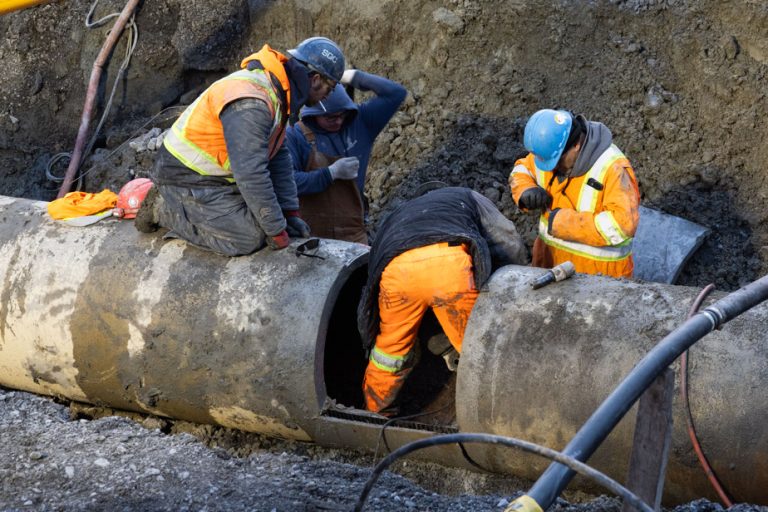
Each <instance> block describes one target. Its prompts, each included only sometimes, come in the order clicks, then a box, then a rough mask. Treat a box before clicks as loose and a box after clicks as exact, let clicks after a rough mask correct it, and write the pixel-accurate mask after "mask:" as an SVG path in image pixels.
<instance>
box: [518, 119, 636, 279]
mask: <svg viewBox="0 0 768 512" xmlns="http://www.w3.org/2000/svg"><path fill="white" fill-rule="evenodd" d="M523 139H524V144H525V148H526V149H527V150H528V151H530V154H529V155H528V156H526V157H525V158H522V159H520V160H518V161H517V162H515V167H514V169H513V170H512V173H511V174H510V176H509V184H510V187H511V188H512V197H513V199H514V200H515V202H516V203H517V205H518V206H519V207H520V208H521V209H522V210H524V211H528V210H540V211H541V216H540V217H539V236H538V238H537V239H536V241H535V242H534V246H533V265H534V266H537V267H544V268H552V267H553V266H555V265H559V264H560V263H563V262H564V261H567V260H570V261H572V262H573V264H574V266H575V268H576V271H577V272H583V273H587V274H603V275H607V276H613V277H627V278H631V277H632V269H633V262H632V238H633V237H634V234H635V230H636V229H637V223H638V220H639V213H638V208H639V203H640V192H639V190H638V187H637V180H636V178H635V172H634V170H633V169H632V165H631V164H630V163H629V160H628V159H627V157H626V156H625V155H624V153H622V152H621V150H619V148H617V147H616V145H615V144H613V137H612V135H611V131H610V130H609V129H608V128H607V127H606V126H605V125H604V124H602V123H598V122H594V121H588V120H587V119H585V118H584V116H581V115H579V116H574V115H572V114H571V113H570V112H567V111H564V110H549V109H546V110H539V111H538V112H536V113H535V114H533V115H532V116H531V118H530V119H529V120H528V123H527V124H526V126H525V133H524V136H523Z"/></svg>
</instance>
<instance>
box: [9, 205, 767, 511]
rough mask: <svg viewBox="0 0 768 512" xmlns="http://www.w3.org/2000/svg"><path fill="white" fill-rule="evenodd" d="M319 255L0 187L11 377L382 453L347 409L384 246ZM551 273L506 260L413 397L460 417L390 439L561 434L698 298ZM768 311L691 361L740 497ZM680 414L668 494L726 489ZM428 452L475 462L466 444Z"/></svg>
mask: <svg viewBox="0 0 768 512" xmlns="http://www.w3.org/2000/svg"><path fill="white" fill-rule="evenodd" d="M318 255H319V256H322V257H323V258H324V259H320V258H311V257H303V256H302V257H299V256H296V254H295V251H294V250H293V248H291V249H287V250H285V251H280V252H272V251H269V250H266V251H261V252H259V253H257V254H254V255H252V256H247V257H240V258H225V257H220V256H217V255H215V254H211V253H209V252H205V251H202V250H198V249H196V248H194V247H191V246H189V245H187V244H186V243H184V242H182V241H178V240H171V241H163V240H162V239H161V237H160V236H157V235H141V234H139V233H137V232H136V231H135V230H134V229H133V226H132V225H131V224H130V223H129V222H124V221H101V222H100V223H98V224H95V225H92V226H88V227H85V228H75V227H71V226H67V225H62V224H58V223H55V222H54V221H52V220H50V219H49V218H48V217H47V215H46V214H45V203H39V202H34V201H28V200H23V199H13V198H4V197H0V385H3V386H7V387H12V388H17V389H24V390H28V391H32V392H35V393H42V394H49V395H59V396H63V397H67V398H69V399H72V400H79V401H84V402H90V403H96V404H105V405H109V406H112V407H115V408H122V409H126V410H133V411H139V412H148V413H153V414H158V415H162V416H167V417H172V418H179V419H186V420H191V421H197V422H202V423H212V424H218V425H223V426H228V427H233V428H238V429H242V430H247V431H253V432H260V433H264V434H269V435H275V436H279V437H284V438H293V439H300V440H312V441H315V442H317V443H320V444H323V445H329V446H340V447H348V448H363V449H368V450H374V449H375V448H376V447H377V446H379V447H381V445H382V444H383V443H382V442H381V424H382V422H381V421H377V420H375V419H370V418H366V417H365V416H361V415H360V414H359V411H356V410H355V409H353V408H351V407H349V406H353V407H354V406H359V405H360V404H361V402H362V401H361V381H362V373H363V370H364V368H365V365H366V360H365V357H364V354H363V351H362V347H361V343H360V338H359V336H358V334H357V330H356V322H355V313H356V306H357V302H358V299H359V296H360V291H361V288H362V285H363V283H364V282H365V276H366V267H365V264H366V259H367V248H365V247H364V246H361V245H357V244H349V243H346V242H338V241H329V240H324V241H322V244H321V246H320V249H319V252H318ZM540 272H541V270H537V269H530V268H526V267H506V268H504V269H501V270H500V271H498V272H497V273H496V274H494V276H493V277H492V278H491V280H490V282H489V284H488V287H487V290H484V291H483V292H482V293H481V294H480V298H479V299H478V302H477V304H476V306H475V310H474V311H473V313H472V317H471V318H470V321H469V325H468V326H467V332H466V336H465V340H464V347H463V354H462V357H461V364H460V365H459V371H458V378H455V374H451V373H450V372H448V371H447V369H446V368H445V364H444V363H443V361H442V358H440V357H438V356H434V357H431V355H430V354H429V352H428V351H427V350H422V358H421V362H420V363H419V366H417V367H416V369H415V370H414V372H413V373H412V375H411V377H410V378H409V381H408V383H407V384H406V388H405V389H404V390H403V392H404V393H413V394H419V393H421V394H424V395H427V394H428V393H425V390H426V389H427V388H431V390H430V393H431V392H432V391H434V392H435V393H434V394H433V395H430V396H427V397H426V398H425V399H424V400H421V397H419V399H420V400H421V401H419V400H415V401H413V403H416V404H417V406H418V408H417V410H430V411H432V410H444V413H445V414H443V417H442V420H441V421H434V420H433V418H434V416H430V417H429V421H428V419H427V418H418V419H417V420H416V421H423V422H424V423H422V424H410V425H407V426H403V425H401V426H400V427H388V428H387V431H386V436H387V441H388V445H389V446H390V447H391V448H392V449H394V448H397V447H399V446H402V445H403V444H405V443H407V442H410V441H413V440H415V439H419V438H423V437H425V436H429V435H432V434H433V433H434V432H455V431H458V430H461V431H464V432H488V433H495V434H501V435H511V436H514V437H520V438H523V439H526V440H529V441H534V442H538V443H541V444H543V445H546V446H549V447H553V448H561V449H562V448H563V447H564V446H565V445H566V443H567V442H568V441H569V439H570V438H571V437H572V436H573V435H574V434H575V433H576V431H577V430H578V428H579V427H580V426H581V425H582V423H583V422H584V421H585V420H586V419H587V418H588V417H589V415H590V414H591V413H592V412H593V411H594V410H595V408H596V407H597V406H598V405H599V404H600V402H601V401H602V400H603V399H604V398H605V397H606V396H607V395H608V394H609V393H610V391H611V390H612V389H613V388H614V387H615V386H616V385H617V384H618V383H619V382H620V381H621V379H622V377H623V376H624V375H626V374H627V373H628V372H629V371H630V369H631V368H632V367H633V365H634V364H635V363H637V362H638V361H639V360H640V359H641V358H642V356H643V355H644V354H645V353H646V352H647V350H648V349H649V348H650V347H651V346H653V344H654V343H655V342H657V341H658V340H660V339H662V338H663V337H664V336H665V335H666V334H668V333H669V332H670V331H671V330H672V329H673V328H674V327H675V326H677V325H678V324H679V323H680V322H681V321H682V320H683V319H684V317H685V315H686V312H687V308H688V307H689V306H690V304H691V303H692V302H693V300H694V299H695V297H696V295H697V293H698V290H696V289H691V288H684V287H675V286H670V285H661V284H640V283H632V282H627V281H619V280H613V279H607V278H599V277H594V276H583V275H577V276H575V277H574V278H572V279H571V280H569V281H565V282H562V283H557V284H553V285H550V286H548V287H545V288H542V289H540V290H537V291H532V290H531V288H530V286H529V285H528V282H529V281H530V280H531V279H532V278H533V277H534V276H537V275H539V274H540ZM767 317H768V308H766V307H762V306H761V307H759V308H756V309H754V310H752V311H750V312H749V313H746V314H744V315H743V316H741V317H739V318H737V319H736V320H734V321H732V322H729V323H728V324H726V326H725V328H724V329H723V330H722V331H719V332H715V333H713V334H711V335H709V336H708V337H707V338H705V339H704V340H702V341H701V342H699V343H698V344H697V345H695V346H694V349H693V351H692V363H691V372H690V375H691V379H690V385H691V400H692V406H693V415H694V417H695V418H696V420H697V426H698V429H699V433H700V436H701V439H702V443H703V445H704V448H705V450H706V451H707V453H708V455H709V456H710V460H711V462H712V463H713V465H714V466H715V468H716V470H718V471H719V473H720V476H721V477H722V479H723V480H724V482H725V484H726V485H727V486H728V488H729V489H730V490H731V491H732V492H733V493H734V494H735V497H736V498H737V499H739V500H743V501H750V502H753V503H767V502H768V491H765V489H766V488H768V486H766V483H768V482H767V481H766V480H768V467H766V466H768V462H766V461H767V460H768V458H767V457H766V453H765V452H766V447H767V446H768V443H767V441H768V435H767V434H766V430H765V429H764V428H762V424H761V423H762V422H763V421H764V420H765V416H766V410H767V407H766V405H767V404H766V400H767V399H766V395H765V393H764V387H765V385H766V383H768V364H766V362H765V356H764V352H765V349H766V347H765V345H766V335H765V334H764V330H765V329H764V327H765V325H767V321H768V318H767ZM430 365H431V366H430ZM453 385H455V396H454V395H453V393H454V388H453V387H452V386H453ZM438 402H440V403H439V404H437V406H436V405H435V404H436V403H438ZM446 403H448V404H449V405H450V407H448V409H447V411H445V409H446V408H445V405H446ZM345 406H346V407H345ZM682 418H683V416H682V413H681V411H679V410H676V411H675V425H676V427H675V428H676V431H675V435H674V447H673V450H672V455H671V456H672V460H671V462H670V465H669V469H668V476H669V478H668V485H667V491H668V498H669V499H670V500H674V501H680V500H687V499H690V498H694V497H699V496H712V494H711V492H710V491H709V489H708V487H707V484H706V479H705V477H704V476H703V474H702V473H701V472H700V470H699V469H698V467H697V466H696V461H695V457H694V455H693V453H692V451H691V450H690V448H689V445H688V442H687V438H686V437H685V433H684V431H683V428H684V427H683V425H684V420H683V419H682ZM454 419H455V420H457V421H453V420H454ZM457 425H458V426H457ZM631 434H632V419H631V418H627V419H625V420H624V421H623V422H622V424H620V425H619V427H618V428H617V430H616V431H615V432H614V433H613V434H612V435H611V436H610V437H609V439H608V440H607V441H606V443H605V445H604V446H603V447H602V448H601V449H600V450H599V451H598V452H597V453H596V454H595V456H594V457H593V458H592V459H591V460H590V463H594V464H595V465H596V466H597V467H598V468H600V469H603V470H605V471H607V472H608V473H609V474H611V475H612V476H613V477H614V478H616V479H617V480H619V481H624V479H625V477H624V475H625V474H626V463H627V460H628V458H629V449H630V443H631ZM466 449H467V450H468V451H469V452H470V454H471V456H472V459H473V462H475V461H476V462H478V463H480V464H481V465H482V466H484V467H486V468H488V469H493V470H496V471H500V472H509V473H514V474H517V475H521V476H524V477H528V478H531V479H535V478H536V477H538V476H539V475H540V474H541V472H542V471H543V470H544V469H545V468H546V467H547V465H548V461H547V460H543V459H538V458H536V457H533V456H528V455H525V454H523V453H521V452H517V451H512V450H507V449H502V448H499V447H482V446H479V445H468V446H467V447H466ZM418 456H420V457H422V458H426V459H430V460H433V461H436V462H440V463H443V464H449V465H454V466H464V467H471V463H470V462H469V461H468V459H466V458H465V457H464V455H463V454H462V452H461V450H460V448H458V447H456V446H446V447H441V448H433V449H430V450H425V451H423V452H418ZM575 484H576V485H579V484H581V485H584V482H575Z"/></svg>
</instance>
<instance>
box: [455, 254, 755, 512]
mask: <svg viewBox="0 0 768 512" xmlns="http://www.w3.org/2000/svg"><path fill="white" fill-rule="evenodd" d="M540 274H541V270H537V269H529V268H521V267H506V268H504V269H501V270H499V271H498V272H496V273H495V274H494V275H493V276H492V278H491V280H490V282H489V283H488V287H487V288H488V289H487V291H486V292H485V293H483V294H481V296H480V298H479V299H478V301H477V303H476V304H475V308H474V310H473V312H472V317H471V319H470V321H469V324H468V325H467V331H466V336H465V339H464V352H463V354H462V358H461V364H460V370H459V379H458V385H457V398H456V401H457V408H456V410H457V414H458V423H459V425H460V427H461V430H462V431H467V432H488V433H494V434H499V435H507V436H512V437H518V438H521V439H525V440H528V441H532V442H535V443H539V444H542V445H544V446H548V447H551V448H555V449H563V448H564V447H565V446H566V444H567V443H568V442H569V441H570V439H571V438H572V437H573V436H574V435H575V434H576V432H577V431H578V430H579V428H580V427H581V426H582V425H583V424H584V422H585V421H586V420H587V419H588V418H589V417H590V415H591V414H592V413H593V412H594V411H595V409H597V407H598V406H599V405H600V404H601V403H602V401H603V400H604V399H605V398H606V397H607V396H608V395H609V394H610V392H611V391H612V390H613V389H614V388H615V387H616V386H617V385H618V384H619V383H620V382H621V380H622V379H623V378H624V376H626V375H627V374H628V373H629V372H630V370H631V369H632V368H633V367H634V365H635V364H637V362H638V361H640V359H642V357H643V356H644V355H645V354H646V353H647V352H648V351H649V350H650V349H651V348H652V347H653V346H654V345H655V344H656V343H657V342H658V341H659V340H661V339H662V338H663V337H664V336H666V335H667V334H669V332H670V331H672V330H673V329H674V328H675V327H677V326H678V325H680V324H681V323H682V322H683V321H684V320H685V318H686V315H687V312H688V309H689V308H690V306H691V303H692V302H693V301H694V299H695V298H696V296H697V294H698V292H699V290H697V289H693V288H687V287H681V286H670V285H661V284H655V283H638V282H630V281H623V280H616V279H611V278H604V277H596V276H586V275H579V274H577V275H576V276H574V277H573V278H572V279H570V280H568V281H563V282H561V283H557V284H552V285H550V286H548V287H545V288H541V289H539V290H535V291H534V290H532V289H531V286H530V285H529V283H530V281H531V280H532V279H533V278H534V277H535V276H538V275H540ZM723 295H724V294H722V293H720V294H713V298H712V300H715V299H717V298H720V297H722V296H723ZM766 325H768V307H766V305H765V304H762V305H760V306H758V307H756V308H754V309H752V310H751V311H749V312H747V313H745V314H744V315H742V316H740V317H738V318H736V319H735V320H732V321H731V322H729V323H727V324H726V325H725V326H724V328H723V329H722V330H720V331H715V332H713V333H710V334H709V335H707V336H706V337H705V338H703V339H702V340H701V341H699V342H698V343H697V344H696V345H694V346H693V348H692V349H691V351H690V354H691V355H690V357H691V364H690V370H689V382H690V384H689V386H690V394H691V409H692V414H693V417H694V418H695V420H696V426H697V430H698V432H699V437H700V440H701V443H702V445H703V447H704V450H705V451H706V453H707V455H708V457H709V460H710V462H711V463H712V465H713V467H714V469H715V470H716V471H717V472H718V475H719V476H720V477H721V480H722V481H723V483H724V484H725V487H726V488H727V489H729V490H730V491H731V492H732V493H733V494H734V497H735V498H736V499H737V500H739V501H746V502H751V503H766V502H768V491H766V489H767V488H768V428H766V426H765V421H766V416H767V415H768V394H766V392H765V388H766V385H767V384H768V363H767V362H766V357H765V353H766V350H768V335H766V328H765V326H766ZM673 419H674V431H673V437H672V447H671V451H670V461H669V466H668V468H667V481H666V487H665V490H666V496H667V502H668V503H669V502H671V501H674V502H679V501H684V500H691V499H695V498H697V497H702V496H708V497H710V498H711V499H716V498H717V497H716V495H715V494H714V492H713V491H712V490H711V488H710V487H709V484H708V482H707V479H706V476H705V474H704V472H703V471H702V470H701V468H700V467H699V466H698V463H697V460H696V458H695V455H694V452H693V449H692V447H691V443H690V440H689V438H688V435H687V432H686V428H685V426H686V421H685V411H684V410H683V408H682V405H681V401H680V400H679V399H678V396H677V394H676V396H675V401H674V405H673ZM634 420H635V414H634V409H633V410H632V411H631V412H630V413H629V414H628V415H627V417H626V418H625V419H624V420H623V421H622V422H621V423H620V424H619V425H618V427H617V428H616V429H615V430H614V431H613V432H612V433H611V435H610V436H609V437H608V439H607V440H606V441H605V443H604V444H603V445H602V446H601V447H600V448H599V449H598V451H597V452H596V453H595V454H594V456H593V457H592V458H590V460H589V464H590V465H593V466H594V467H596V468H597V469H600V470H602V471H604V472H606V473H607V474H609V475H610V476H611V477H613V478H614V479H616V480H617V481H619V482H624V481H625V480H626V475H627V467H628V462H629V453H630V449H631V444H632V435H633V429H634ZM470 453H471V455H472V457H473V458H475V460H477V461H478V462H479V463H480V464H481V465H483V466H485V467H488V468H491V469H494V470H496V471H508V472H511V473H515V474H518V475H521V476H525V477H528V478H531V479H536V478H537V477H538V476H539V475H540V474H541V473H542V472H543V471H544V469H546V467H547V466H548V465H549V462H550V461H548V460H545V459H541V458H538V457H535V456H532V455H525V454H522V453H521V452H515V451H513V450H509V449H500V448H498V447H493V446H488V447H485V446H481V447H478V446H477V445H474V446H472V448H471V449H470ZM581 484H582V485H583V484H584V482H581ZM577 485H578V484H577Z"/></svg>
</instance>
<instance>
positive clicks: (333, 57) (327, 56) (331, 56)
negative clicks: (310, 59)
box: [320, 48, 337, 64]
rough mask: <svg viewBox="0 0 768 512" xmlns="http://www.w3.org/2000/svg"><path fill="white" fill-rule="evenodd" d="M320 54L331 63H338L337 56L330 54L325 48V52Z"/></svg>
mask: <svg viewBox="0 0 768 512" xmlns="http://www.w3.org/2000/svg"><path fill="white" fill-rule="evenodd" d="M320 53H321V54H322V55H323V57H325V58H326V59H328V60H329V61H331V62H333V63H334V64H335V63H336V60H337V59H336V56H335V55H334V54H332V53H331V52H329V51H328V50H326V49H325V48H323V51H322V52H320Z"/></svg>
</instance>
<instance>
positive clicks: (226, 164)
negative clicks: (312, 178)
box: [136, 37, 344, 256]
mask: <svg viewBox="0 0 768 512" xmlns="http://www.w3.org/2000/svg"><path fill="white" fill-rule="evenodd" d="M288 54H289V55H290V57H287V56H285V55H283V54H282V53H280V52H277V51H275V50H273V49H272V48H270V47H269V45H264V47H263V48H262V49H261V50H260V51H259V52H257V53H254V54H252V55H250V56H249V57H247V58H246V59H245V60H243V62H242V64H241V68H242V69H240V70H239V71H236V72H235V73H232V74H231V75H229V76H226V77H224V78H222V79H221V80H219V81H217V82H215V83H214V84H213V85H211V86H210V87H209V88H208V89H206V90H205V91H204V92H203V93H202V95H200V97H199V98H197V100H195V102H194V103H192V104H191V105H190V106H189V107H187V109H186V110H185V111H184V112H183V113H182V115H181V116H180V117H179V119H178V120H177V121H176V122H175V123H174V125H173V126H172V127H171V129H170V131H169V132H168V135H166V137H165V140H164V141H163V147H162V148H161V149H160V151H158V162H157V165H156V166H155V169H154V170H153V173H152V180H153V181H154V183H155V184H156V185H157V186H156V187H153V189H152V190H151V191H150V193H149V194H148V195H147V198H146V199H145V200H144V202H143V204H142V207H141V209H140V210H139V213H138V214H137V217H136V227H137V229H139V230H140V231H147V232H148V231H153V230H154V229H156V228H157V226H158V224H159V225H160V226H162V227H166V228H168V229H170V231H169V233H168V234H167V235H166V237H178V238H183V239H185V240H187V241H188V242H190V243H192V244H194V245H197V246H199V247H203V248H206V249H210V250H213V251H215V252H217V253H220V254H224V255H226V256H237V255H241V254H249V253H252V252H254V251H257V250H259V249H261V248H263V247H264V246H265V245H269V246H270V247H271V248H272V249H282V248H285V247H287V246H288V244H289V243H290V237H292V236H293V237H308V236H309V227H308V226H307V224H306V223H305V222H304V221H303V220H302V219H301V218H299V216H298V210H299V200H298V197H297V194H296V183H295V182H294V179H293V165H292V163H291V156H290V154H289V153H288V150H287V149H286V148H285V147H284V146H283V139H284V136H285V127H286V124H287V122H288V119H289V117H290V116H297V115H298V112H299V109H300V108H301V107H302V105H304V104H307V105H314V104H316V103H317V102H318V101H320V100H322V99H324V98H325V97H327V96H328V94H330V92H331V91H332V90H333V88H334V87H335V86H336V83H337V82H338V81H339V80H340V79H341V76H342V74H343V72H344V55H343V54H342V52H341V50H340V49H339V47H338V46H337V45H336V43H334V42H333V41H331V40H329V39H326V38H324V37H312V38H309V39H307V40H305V41H303V42H302V43H300V44H299V45H298V46H297V47H296V48H295V49H293V50H288ZM157 191H159V193H160V194H159V196H158V195H157V193H156V192H157ZM159 198H162V200H159Z"/></svg>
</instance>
